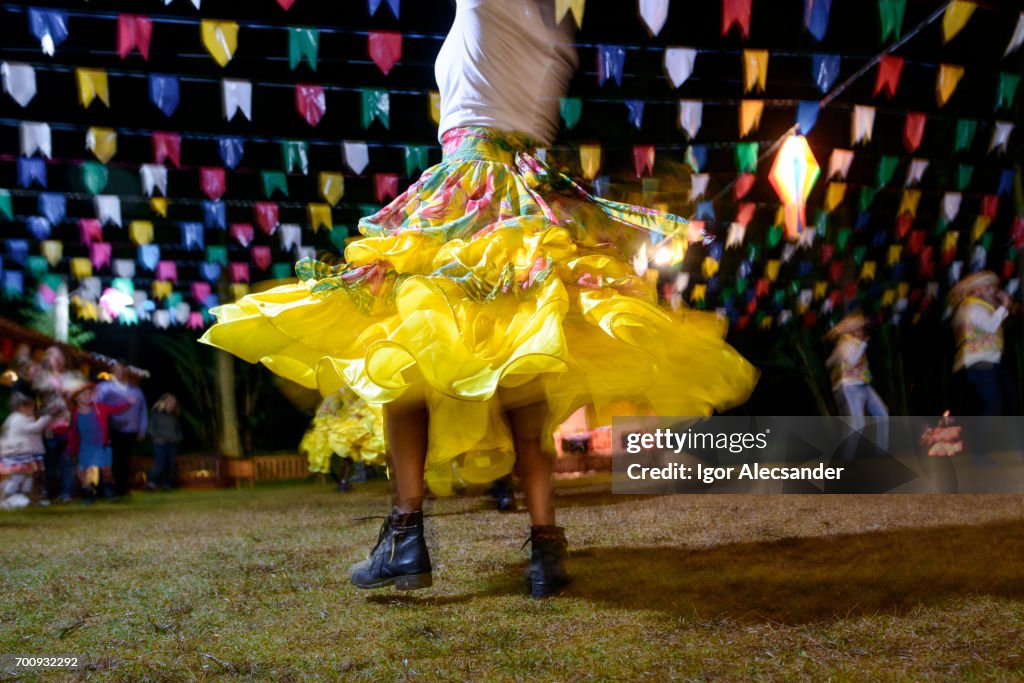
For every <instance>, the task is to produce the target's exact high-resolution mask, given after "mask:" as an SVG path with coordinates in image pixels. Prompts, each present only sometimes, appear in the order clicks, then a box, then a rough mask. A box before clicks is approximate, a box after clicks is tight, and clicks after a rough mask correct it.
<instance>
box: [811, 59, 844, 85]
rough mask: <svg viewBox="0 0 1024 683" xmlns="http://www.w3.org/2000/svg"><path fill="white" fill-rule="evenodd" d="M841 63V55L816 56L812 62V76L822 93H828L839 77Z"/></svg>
mask: <svg viewBox="0 0 1024 683" xmlns="http://www.w3.org/2000/svg"><path fill="white" fill-rule="evenodd" d="M840 64H841V62H840V59H839V55H814V59H812V60H811V75H812V76H813V77H814V82H815V83H817V84H818V89H819V90H821V92H828V89H829V88H831V87H832V84H833V83H835V82H836V78H837V77H838V76H839V66H840Z"/></svg>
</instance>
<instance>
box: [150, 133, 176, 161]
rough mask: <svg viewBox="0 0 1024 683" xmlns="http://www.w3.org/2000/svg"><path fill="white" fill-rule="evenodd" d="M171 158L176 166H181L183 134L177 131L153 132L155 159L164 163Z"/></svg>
mask: <svg viewBox="0 0 1024 683" xmlns="http://www.w3.org/2000/svg"><path fill="white" fill-rule="evenodd" d="M167 159H170V160H171V163H172V164H174V167H175V168H181V136H180V135H178V134H177V133H161V132H154V133H153V160H154V163H157V164H162V163H164V161H166V160H167Z"/></svg>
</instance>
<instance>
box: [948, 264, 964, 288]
mask: <svg viewBox="0 0 1024 683" xmlns="http://www.w3.org/2000/svg"><path fill="white" fill-rule="evenodd" d="M963 270H964V262H963V261H953V262H952V263H950V264H949V284H951V285H955V284H956V283H957V282H960V273H962V272H963Z"/></svg>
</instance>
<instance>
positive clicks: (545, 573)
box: [526, 526, 569, 598]
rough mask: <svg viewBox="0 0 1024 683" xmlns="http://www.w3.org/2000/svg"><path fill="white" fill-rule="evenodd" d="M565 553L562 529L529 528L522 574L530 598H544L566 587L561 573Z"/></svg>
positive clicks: (563, 571)
mask: <svg viewBox="0 0 1024 683" xmlns="http://www.w3.org/2000/svg"><path fill="white" fill-rule="evenodd" d="M567 549H568V543H566V541H565V529H563V528H562V527H560V526H534V527H530V566H529V567H528V568H527V570H526V580H527V581H528V582H529V584H530V595H532V596H533V597H535V598H545V597H547V596H549V595H551V594H553V593H556V592H557V591H558V590H559V589H561V588H563V587H564V586H566V585H568V583H569V575H568V574H566V572H565V557H566V555H567V554H568V550H567Z"/></svg>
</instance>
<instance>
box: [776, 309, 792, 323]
mask: <svg viewBox="0 0 1024 683" xmlns="http://www.w3.org/2000/svg"><path fill="white" fill-rule="evenodd" d="M792 317H793V311H791V310H789V309H788V308H784V309H782V310H781V311H779V317H778V324H779V325H780V326H781V325H785V324H786V323H788V322H789V321H790V319H791V318H792Z"/></svg>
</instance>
